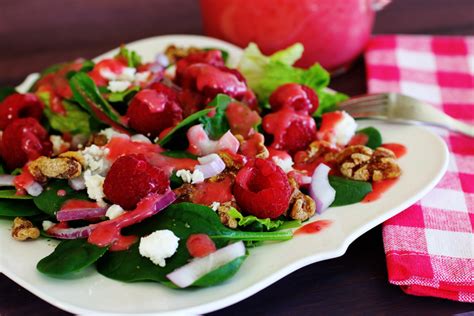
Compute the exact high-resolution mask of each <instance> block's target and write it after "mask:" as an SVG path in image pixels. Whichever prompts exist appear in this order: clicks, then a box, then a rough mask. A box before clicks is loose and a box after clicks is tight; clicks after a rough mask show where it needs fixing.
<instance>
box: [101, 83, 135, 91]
mask: <svg viewBox="0 0 474 316" xmlns="http://www.w3.org/2000/svg"><path fill="white" fill-rule="evenodd" d="M131 85H132V84H131V83H130V81H117V80H110V81H109V84H108V86H107V89H109V90H110V92H124V91H126V90H127V89H128V88H129V87H130V86H131Z"/></svg>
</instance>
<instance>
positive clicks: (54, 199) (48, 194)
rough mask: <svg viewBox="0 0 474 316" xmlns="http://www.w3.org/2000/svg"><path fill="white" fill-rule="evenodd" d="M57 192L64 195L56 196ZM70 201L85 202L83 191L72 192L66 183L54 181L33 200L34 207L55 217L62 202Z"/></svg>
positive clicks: (86, 197) (85, 196) (85, 197)
mask: <svg viewBox="0 0 474 316" xmlns="http://www.w3.org/2000/svg"><path fill="white" fill-rule="evenodd" d="M58 190H64V191H65V192H66V194H65V195H61V196H59V195H58ZM71 199H80V200H87V199H88V196H87V193H86V192H85V191H74V190H73V189H72V188H71V187H70V186H69V185H68V184H67V182H66V181H64V180H54V181H52V182H51V183H50V184H48V186H47V187H46V189H45V190H44V191H43V193H41V194H40V195H38V196H36V197H34V198H33V202H34V203H35V205H36V206H37V207H38V208H39V209H40V210H42V211H43V212H45V213H46V214H49V215H52V216H55V215H56V212H57V211H59V210H60V208H61V205H63V203H64V202H66V201H67V200H71Z"/></svg>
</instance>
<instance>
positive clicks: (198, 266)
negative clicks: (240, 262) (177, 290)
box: [166, 241, 245, 288]
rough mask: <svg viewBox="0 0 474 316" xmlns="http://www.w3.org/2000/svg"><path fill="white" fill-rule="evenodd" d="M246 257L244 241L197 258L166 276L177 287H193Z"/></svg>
mask: <svg viewBox="0 0 474 316" xmlns="http://www.w3.org/2000/svg"><path fill="white" fill-rule="evenodd" d="M244 255H245V246H244V243H243V242H242V241H239V242H236V243H233V244H230V245H228V246H226V247H224V248H221V249H218V250H216V251H215V252H213V253H211V254H210V255H207V256H205V257H202V258H196V259H194V260H193V261H191V262H190V263H188V264H185V265H184V266H182V267H180V268H178V269H176V270H174V271H173V272H171V273H169V274H168V275H166V277H167V278H168V279H170V280H171V282H173V283H174V284H176V285H177V286H179V287H181V288H184V287H188V286H190V285H192V284H193V283H194V282H196V281H197V280H199V279H200V278H201V277H203V276H204V275H206V274H208V273H209V272H211V271H214V270H216V269H217V268H219V267H222V266H223V265H225V264H227V263H229V262H231V261H232V260H235V259H237V258H239V257H242V256H244Z"/></svg>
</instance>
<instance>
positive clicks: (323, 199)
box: [309, 164, 336, 214]
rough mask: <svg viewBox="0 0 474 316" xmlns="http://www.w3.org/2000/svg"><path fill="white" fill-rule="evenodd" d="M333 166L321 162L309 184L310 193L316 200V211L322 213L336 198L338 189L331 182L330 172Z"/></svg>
mask: <svg viewBox="0 0 474 316" xmlns="http://www.w3.org/2000/svg"><path fill="white" fill-rule="evenodd" d="M330 170H331V168H329V167H328V166H326V165H325V164H320V165H319V166H318V167H317V168H316V170H314V173H313V176H312V177H311V185H310V186H309V195H310V196H311V197H312V198H313V200H314V201H315V202H316V212H317V213H318V214H321V213H322V212H324V211H325V210H326V209H327V208H328V207H329V205H331V203H332V202H333V201H334V199H335V198H336V190H334V188H333V187H331V185H330V184H329V179H328V174H329V171H330Z"/></svg>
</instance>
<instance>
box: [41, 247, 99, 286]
mask: <svg viewBox="0 0 474 316" xmlns="http://www.w3.org/2000/svg"><path fill="white" fill-rule="evenodd" d="M106 251H107V247H98V246H96V245H92V244H90V243H88V242H87V239H74V240H64V241H61V243H60V244H59V245H58V246H57V247H56V249H54V252H53V253H52V254H50V255H49V256H47V257H45V258H43V259H41V260H40V262H38V264H37V265H36V268H37V269H38V271H40V272H41V273H44V274H47V275H49V276H52V277H67V276H70V275H71V274H72V273H77V272H79V271H81V270H83V269H85V268H87V267H88V266H90V265H91V264H93V263H94V262H96V261H97V259H99V258H100V257H101V256H102V255H103V254H104V253H105V252H106Z"/></svg>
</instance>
